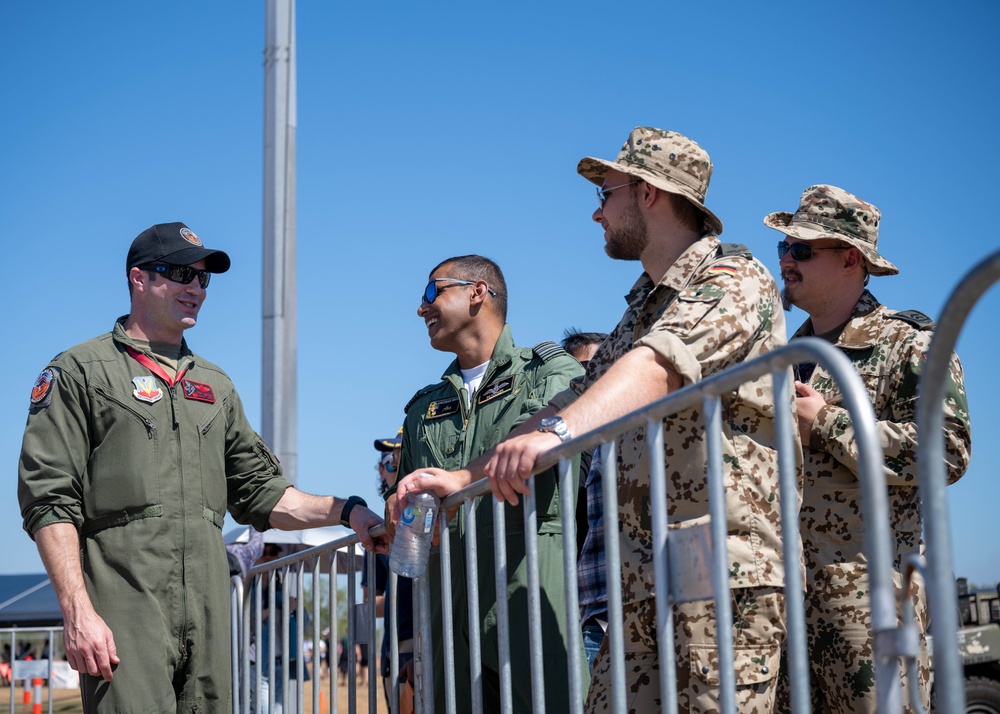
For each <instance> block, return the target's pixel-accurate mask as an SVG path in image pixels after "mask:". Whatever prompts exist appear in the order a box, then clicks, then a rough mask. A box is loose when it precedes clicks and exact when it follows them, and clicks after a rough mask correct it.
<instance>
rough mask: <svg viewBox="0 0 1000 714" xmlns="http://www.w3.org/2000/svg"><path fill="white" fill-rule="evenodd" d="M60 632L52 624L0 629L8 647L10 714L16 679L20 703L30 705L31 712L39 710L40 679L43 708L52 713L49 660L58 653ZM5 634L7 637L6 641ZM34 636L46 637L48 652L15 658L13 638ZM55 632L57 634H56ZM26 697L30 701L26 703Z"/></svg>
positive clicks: (58, 627) (54, 658)
mask: <svg viewBox="0 0 1000 714" xmlns="http://www.w3.org/2000/svg"><path fill="white" fill-rule="evenodd" d="M62 633H63V628H62V626H61V625H59V626H56V627H3V628H0V641H7V642H5V643H6V644H9V646H10V656H11V660H10V663H9V664H10V714H14V711H15V707H14V700H15V693H16V691H17V687H16V686H15V685H16V684H17V683H18V682H21V683H22V685H23V686H22V688H23V690H24V701H23V702H22V706H23V707H24V708H25V709H27V708H28V707H30V708H31V709H32V711H41V706H42V702H41V699H40V698H41V696H42V689H43V686H42V685H41V684H40V682H44V683H45V686H44V689H46V690H47V703H46V705H45V711H47V712H48V714H52V703H53V694H52V690H53V689H54V687H53V686H52V684H53V678H52V670H53V662H54V661H55V660H56V658H57V657H58V656H60V655H61V654H62ZM7 635H9V636H10V638H9V640H8V638H7ZM38 635H45V639H46V640H48V644H49V652H48V657H46V658H45V659H42V658H41V654H42V653H39V657H38V658H37V659H16V657H17V644H18V643H17V642H16V641H15V639H16V638H21V639H28V640H36V639H37V638H38ZM56 635H58V637H56ZM29 700H30V703H29Z"/></svg>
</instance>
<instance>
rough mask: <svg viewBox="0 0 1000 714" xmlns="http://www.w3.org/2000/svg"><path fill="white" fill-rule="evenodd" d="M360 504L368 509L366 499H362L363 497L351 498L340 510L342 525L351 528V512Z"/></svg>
mask: <svg viewBox="0 0 1000 714" xmlns="http://www.w3.org/2000/svg"><path fill="white" fill-rule="evenodd" d="M358 504H361V505H362V506H364V507H365V508H368V504H367V503H366V502H365V499H363V498H361V496H351V497H350V498H348V499H347V503H345V504H344V507H343V508H342V509H341V510H340V525H342V526H346V527H348V528H350V527H351V511H353V510H354V507H355V506H357V505H358Z"/></svg>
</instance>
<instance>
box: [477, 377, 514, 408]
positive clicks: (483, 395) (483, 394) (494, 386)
mask: <svg viewBox="0 0 1000 714" xmlns="http://www.w3.org/2000/svg"><path fill="white" fill-rule="evenodd" d="M513 388H514V375H511V376H509V377H504V378H503V379H498V380H496V381H495V382H492V383H491V384H490V385H489V386H487V387H483V388H482V389H480V390H479V391H478V392H476V404H478V405H479V406H482V405H483V404H486V403H487V402H492V401H493V400H494V399H498V398H500V397H502V396H503V395H505V394H507V393H508V392H509V391H510V390H511V389H513Z"/></svg>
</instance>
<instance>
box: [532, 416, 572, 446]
mask: <svg viewBox="0 0 1000 714" xmlns="http://www.w3.org/2000/svg"><path fill="white" fill-rule="evenodd" d="M538 431H547V432H551V433H553V434H555V435H556V436H558V437H559V439H560V440H562V441H564V442H565V441H569V440H570V439H572V438H573V435H572V434H570V433H569V429H568V428H567V427H566V422H564V421H563V418H562V417H561V416H550V417H545V418H544V419H542V420H541V421H540V422H538Z"/></svg>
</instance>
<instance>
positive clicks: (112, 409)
mask: <svg viewBox="0 0 1000 714" xmlns="http://www.w3.org/2000/svg"><path fill="white" fill-rule="evenodd" d="M229 264H230V261H229V256H228V255H226V253H224V252H223V251H221V250H209V249H208V248H206V247H205V246H204V245H203V244H202V242H201V240H200V239H199V238H198V236H197V235H195V234H194V232H193V231H191V229H190V228H188V227H187V226H185V225H184V224H183V223H164V224H159V225H155V226H152V227H151V228H149V229H148V230H145V231H143V232H142V233H140V234H139V235H138V236H137V237H136V239H135V240H134V241H133V243H132V246H131V248H130V249H129V251H128V257H127V262H126V266H125V267H126V275H127V278H128V288H129V295H130V301H131V310H130V312H129V314H128V315H125V316H124V317H121V318H119V319H118V320H117V321H116V322H115V325H114V327H113V329H112V330H111V332H109V333H107V334H105V335H102V336H100V337H97V338H95V339H93V340H90V341H87V342H84V343H82V344H80V345H77V346H75V347H73V348H71V349H69V350H67V351H65V352H63V353H61V354H59V355H57V356H56V357H55V358H53V359H52V361H51V362H50V363H49V364H48V366H47V367H46V368H45V369H44V370H43V371H42V373H41V375H40V376H39V377H38V380H37V381H36V383H35V385H34V388H33V389H32V392H31V401H30V405H29V411H28V422H27V425H26V427H25V430H24V440H23V443H22V448H21V458H20V464H19V471H18V477H19V481H18V498H19V500H20V505H21V514H22V516H23V518H24V528H25V530H26V531H27V532H28V534H29V535H30V536H31V537H32V538H33V539H34V540H35V542H36V544H37V546H38V550H39V553H40V554H41V557H42V561H43V563H44V564H45V568H46V570H47V571H48V574H49V577H50V578H51V580H52V585H53V588H54V589H55V592H56V595H57V596H58V598H59V604H60V606H61V608H62V612H63V617H64V619H65V641H66V656H67V659H68V660H69V663H70V665H71V666H72V667H73V668H74V669H76V670H77V671H78V672H80V674H81V690H82V695H83V705H84V710H85V711H87V712H96V711H175V710H176V711H181V710H186V711H196V710H198V709H207V710H209V711H222V710H223V708H224V707H225V708H226V709H228V708H230V702H229V700H230V698H231V695H230V692H231V688H232V678H231V674H230V657H229V597H228V578H227V577H226V575H225V573H227V572H228V570H229V568H228V562H227V557H226V550H225V548H224V547H223V543H222V531H221V528H222V523H223V518H224V516H225V512H226V508H227V506H228V509H229V512H230V514H231V515H232V516H233V517H234V518H235V519H236V521H237V522H239V523H244V524H246V523H249V524H251V525H253V526H254V528H256V529H257V530H259V531H264V530H267V529H268V528H281V529H297V528H307V527H311V526H323V525H331V524H335V523H343V524H344V525H348V526H349V527H351V528H353V529H354V530H355V531H356V532H357V533H358V534H359V536H360V537H361V541H362V543H363V544H364V545H365V547H366V548H369V549H376V550H380V551H383V552H385V551H387V550H388V545H387V542H386V541H385V540H384V539H382V538H380V539H379V541H378V542H377V543H376V542H374V541H373V540H372V538H371V536H369V534H368V531H369V529H370V528H372V527H374V526H376V525H378V524H379V523H381V519H380V518H379V517H378V516H377V515H375V514H374V513H373V512H372V511H370V510H368V509H367V508H366V507H364V505H363V504H364V502H363V501H362V500H361V499H359V498H358V497H356V496H353V497H351V498H349V499H347V500H346V501H344V500H341V499H338V498H334V497H330V496H327V497H320V496H313V495H309V494H306V493H303V492H301V491H298V490H297V489H295V488H293V487H292V485H291V484H290V483H289V482H288V481H286V480H285V479H284V478H282V476H281V467H280V466H279V464H278V462H277V460H276V459H275V458H274V456H272V455H271V453H270V452H269V451H268V449H267V447H266V446H265V445H264V443H263V442H262V441H261V439H260V437H259V436H257V434H255V433H254V430H253V428H252V427H251V426H250V423H249V422H248V421H247V418H246V416H245V414H244V413H243V406H242V404H241V402H240V398H239V395H238V394H237V393H236V390H235V388H234V387H233V384H232V382H231V381H230V380H229V377H228V376H227V375H226V373H225V372H223V371H222V370H221V369H220V368H219V367H217V366H216V365H214V364H212V363H211V362H208V361H206V360H204V359H202V358H201V357H199V356H198V355H196V354H194V353H193V352H191V350H190V349H189V348H188V346H187V343H186V341H185V340H184V339H183V334H184V331H185V330H187V329H189V328H191V327H194V325H195V324H196V323H197V320H198V313H199V311H200V309H201V306H202V303H203V302H204V301H205V298H206V296H207V294H208V293H207V291H206V289H207V288H208V284H209V279H210V278H211V276H212V274H213V273H224V272H226V271H227V270H228V269H229Z"/></svg>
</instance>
